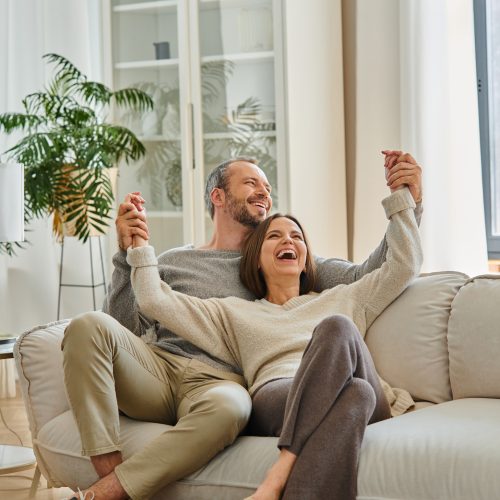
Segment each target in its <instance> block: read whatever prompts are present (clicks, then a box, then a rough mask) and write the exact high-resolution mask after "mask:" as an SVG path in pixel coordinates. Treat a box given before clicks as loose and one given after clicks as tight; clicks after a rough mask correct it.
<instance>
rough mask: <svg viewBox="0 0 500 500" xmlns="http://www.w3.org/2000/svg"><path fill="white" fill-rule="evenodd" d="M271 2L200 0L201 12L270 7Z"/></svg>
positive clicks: (256, 0) (266, 0) (262, 0)
mask: <svg viewBox="0 0 500 500" xmlns="http://www.w3.org/2000/svg"><path fill="white" fill-rule="evenodd" d="M270 5H271V1H270V0H200V10H211V9H221V10H222V9H237V8H241V7H261V6H270Z"/></svg>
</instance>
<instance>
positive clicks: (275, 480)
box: [245, 449, 297, 500]
mask: <svg viewBox="0 0 500 500" xmlns="http://www.w3.org/2000/svg"><path fill="white" fill-rule="evenodd" d="M296 460H297V455H294V454H293V453H291V452H290V451H288V450H285V449H282V450H281V453H280V457H279V458H278V461H277V462H276V463H275V464H274V465H273V466H272V467H271V468H270V469H269V472H268V473H267V476H266V479H264V482H263V483H262V484H261V485H260V486H259V487H258V488H257V491H256V492H255V493H254V494H253V495H252V496H250V497H248V498H247V499H245V500H279V499H280V497H281V494H282V493H283V490H284V489H285V486H286V482H287V481H288V477H289V476H290V472H291V471H292V468H293V465H294V463H295V461H296Z"/></svg>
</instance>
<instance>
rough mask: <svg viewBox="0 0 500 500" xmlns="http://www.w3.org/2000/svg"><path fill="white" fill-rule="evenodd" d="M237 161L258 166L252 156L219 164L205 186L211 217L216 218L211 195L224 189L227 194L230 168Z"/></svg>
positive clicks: (236, 158) (231, 159)
mask: <svg viewBox="0 0 500 500" xmlns="http://www.w3.org/2000/svg"><path fill="white" fill-rule="evenodd" d="M237 161H246V162H248V163H252V164H253V165H255V166H258V162H257V160H256V159H255V158H251V157H250V156H237V157H235V158H229V160H225V161H223V162H222V163H219V165H217V166H216V167H215V168H214V169H213V170H212V171H211V172H210V174H208V177H207V182H206V184H205V206H206V207H207V210H208V213H209V214H210V217H211V218H212V219H213V218H214V204H213V203H212V198H211V196H210V195H211V194H212V191H213V190H214V189H215V188H219V189H222V190H223V191H226V192H227V187H228V185H229V175H228V169H229V167H230V166H231V165H232V164H233V163H235V162H237Z"/></svg>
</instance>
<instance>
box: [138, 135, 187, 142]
mask: <svg viewBox="0 0 500 500" xmlns="http://www.w3.org/2000/svg"><path fill="white" fill-rule="evenodd" d="M137 138H138V139H139V140H140V141H141V142H180V140H181V138H180V137H165V136H163V135H140V136H137Z"/></svg>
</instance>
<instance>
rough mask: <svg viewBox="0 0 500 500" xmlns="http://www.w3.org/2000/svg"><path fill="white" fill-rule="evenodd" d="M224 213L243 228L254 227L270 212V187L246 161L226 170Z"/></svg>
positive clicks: (253, 166) (257, 169) (265, 178)
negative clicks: (226, 185) (227, 176)
mask: <svg viewBox="0 0 500 500" xmlns="http://www.w3.org/2000/svg"><path fill="white" fill-rule="evenodd" d="M228 175H229V182H228V187H227V189H226V193H225V195H226V207H225V209H226V211H227V212H228V213H229V214H230V215H231V217H232V218H233V219H234V220H235V221H237V222H239V223H240V224H243V225H244V226H249V227H255V226H257V225H258V224H259V222H262V221H263V220H264V219H265V218H266V217H267V215H268V214H269V211H270V210H271V206H272V200H271V185H270V184H269V182H268V180H267V177H266V175H265V174H264V172H263V171H262V170H261V169H260V168H259V167H256V166H255V165H253V164H252V163H248V162H246V161H238V162H235V163H233V164H232V165H231V166H230V167H229V169H228Z"/></svg>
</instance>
